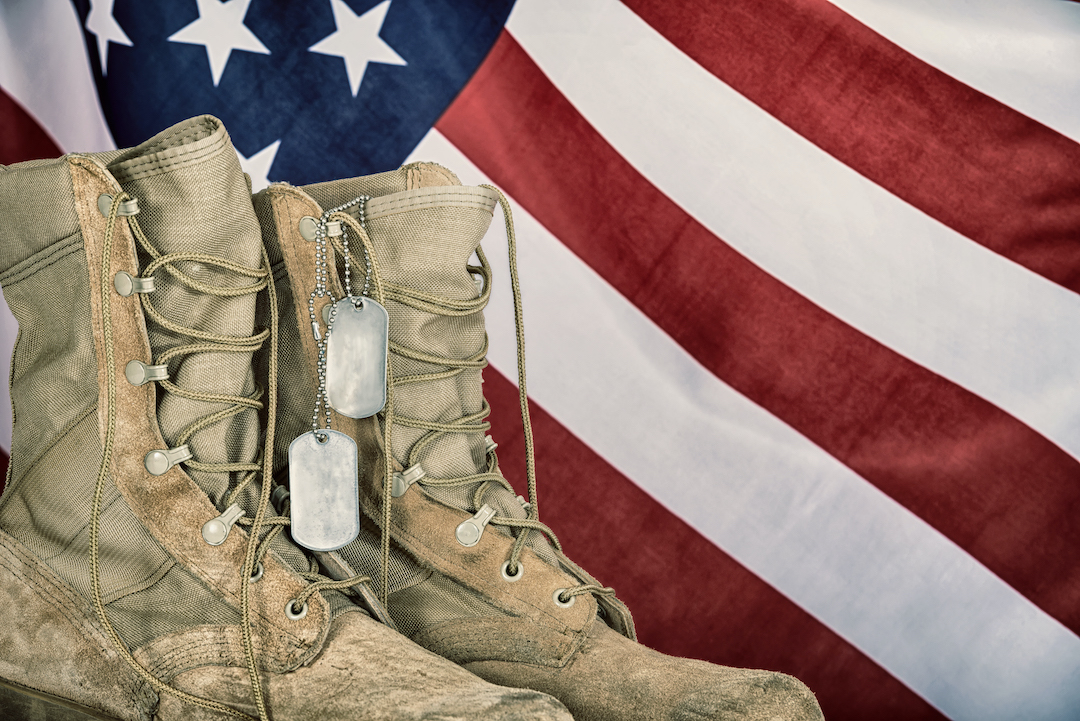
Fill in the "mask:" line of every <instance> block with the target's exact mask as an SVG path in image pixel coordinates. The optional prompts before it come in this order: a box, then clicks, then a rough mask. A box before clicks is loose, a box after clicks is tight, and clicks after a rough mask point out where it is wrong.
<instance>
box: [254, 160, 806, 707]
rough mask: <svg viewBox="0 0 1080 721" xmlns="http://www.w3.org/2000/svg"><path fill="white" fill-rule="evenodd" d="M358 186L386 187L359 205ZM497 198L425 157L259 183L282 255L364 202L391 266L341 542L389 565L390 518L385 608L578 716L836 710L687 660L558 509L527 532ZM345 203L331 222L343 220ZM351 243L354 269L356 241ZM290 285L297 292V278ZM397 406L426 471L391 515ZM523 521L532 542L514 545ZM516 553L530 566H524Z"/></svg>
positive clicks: (475, 665)
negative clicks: (294, 183)
mask: <svg viewBox="0 0 1080 721" xmlns="http://www.w3.org/2000/svg"><path fill="white" fill-rule="evenodd" d="M358 196H371V200H367V201H366V202H363V201H362V203H353V201H354V200H355V199H356V198H357V197H358ZM498 200H499V196H498V194H497V193H496V192H495V191H493V190H489V189H484V188H465V187H462V186H460V184H459V182H458V180H457V178H456V176H454V175H453V174H452V173H451V172H450V171H448V170H446V169H444V168H441V167H439V166H436V165H433V164H424V163H418V164H413V165H410V166H405V167H403V168H401V169H399V170H397V171H392V172H390V173H383V174H379V175H375V176H369V177H365V178H354V179H349V180H342V181H335V182H331V183H321V184H317V185H312V186H306V187H304V188H293V187H290V186H286V185H273V186H271V187H270V188H269V189H267V190H266V191H263V192H262V193H260V194H258V195H257V196H256V198H255V206H256V211H257V214H258V216H259V219H260V222H261V223H262V225H263V230H264V238H266V239H267V243H268V245H269V244H271V243H273V244H275V245H280V246H281V252H282V253H283V255H284V256H288V255H289V253H290V252H291V251H290V249H291V248H294V247H297V246H302V244H304V243H305V242H307V241H304V240H303V239H302V236H301V235H300V233H299V231H298V227H299V225H298V223H299V221H300V220H301V219H302V218H303V217H305V216H308V217H310V218H312V219H318V218H320V217H321V215H322V213H323V212H324V209H329V208H337V207H339V206H342V205H345V204H350V203H352V204H351V205H347V206H346V207H345V208H344V209H343V211H342V213H344V214H345V215H348V216H350V217H351V218H352V219H353V220H354V221H356V222H354V223H353V224H352V225H351V226H350V227H351V228H352V233H353V237H352V238H351V241H350V251H351V255H352V257H353V262H352V273H353V284H354V287H355V286H356V283H357V281H356V274H357V269H358V268H361V269H362V268H363V267H364V262H363V258H362V255H361V250H360V248H361V242H360V241H362V240H366V241H367V243H368V244H369V245H370V247H371V248H372V250H373V255H374V256H375V259H374V260H375V263H373V265H375V266H377V272H378V274H379V276H380V278H381V291H380V290H379V289H378V288H376V289H375V290H374V291H373V294H375V293H376V292H381V294H382V301H383V302H384V305H385V306H386V308H387V310H388V312H389V314H390V341H391V359H390V371H391V374H392V377H393V379H394V383H393V385H392V389H391V395H392V408H388V409H387V410H386V411H384V413H382V414H380V416H379V417H377V418H372V419H363V420H354V419H349V418H346V417H344V416H341V415H339V414H336V413H335V414H334V415H333V423H334V427H335V428H336V429H338V430H342V431H344V432H348V433H350V434H352V435H353V436H354V437H355V438H356V439H357V442H358V444H359V446H360V451H361V453H360V456H361V461H360V473H361V493H360V496H361V498H360V505H361V510H362V511H363V514H364V516H365V524H366V526H365V528H366V529H370V530H365V531H364V532H363V533H362V534H361V536H360V537H359V538H358V539H357V540H356V541H354V542H353V543H351V544H349V545H348V546H346V547H345V548H343V549H341V550H340V551H338V552H337V554H338V555H339V556H340V557H342V558H344V559H347V561H348V564H349V566H350V568H352V569H354V570H357V571H362V572H364V573H367V574H370V575H371V576H373V577H375V578H376V579H378V574H379V572H380V571H381V570H382V569H381V568H380V564H381V563H382V558H381V553H380V548H379V545H378V544H379V541H380V537H379V533H380V530H381V529H384V530H386V531H387V532H388V534H389V538H390V540H391V547H390V549H389V558H388V564H387V565H388V567H387V569H386V572H385V576H386V583H387V588H386V589H385V592H386V594H387V597H388V604H387V605H388V610H389V613H390V615H391V616H392V617H393V618H394V620H395V622H396V623H397V625H398V627H399V628H400V629H401V630H402V631H403V632H405V633H407V634H409V635H410V637H411V638H413V639H414V640H416V641H417V642H418V643H420V644H421V645H422V646H424V647H426V648H429V649H431V650H433V651H435V652H436V653H438V654H440V655H442V656H445V657H447V658H450V659H452V660H454V661H456V662H458V663H460V664H462V665H463V666H464V667H465V668H468V669H470V670H472V671H474V672H476V673H477V674H478V675H480V676H482V677H484V678H487V679H489V680H492V681H495V682H497V683H500V684H505V685H507V686H517V687H526V688H533V689H537V690H542V691H544V692H546V693H549V694H551V695H553V696H555V697H556V698H558V699H559V700H561V701H562V702H563V703H565V704H566V705H567V707H568V708H569V709H570V711H571V712H572V713H573V714H574V718H576V719H578V720H579V721H582V720H588V721H599V720H601V719H641V720H644V719H670V720H672V721H674V720H679V721H682V720H689V719H747V720H752V721H764V720H765V719H770V720H771V719H785V720H792V721H794V720H802V719H820V718H822V715H821V711H820V708H819V707H818V704H817V702H816V700H815V699H814V696H813V694H812V692H811V691H810V690H809V689H808V688H806V686H805V685H803V684H802V683H801V682H799V681H798V680H796V679H794V678H792V677H790V676H786V675H784V674H780V673H773V672H768V671H757V670H746V669H734V668H727V667H723V666H718V665H715V664H708V663H704V662H701V661H693V660H687V659H677V658H672V657H669V656H666V655H663V654H660V653H658V652H655V651H652V650H651V649H648V648H645V647H643V646H641V645H640V644H638V643H636V641H635V640H634V631H633V622H632V620H631V618H630V614H629V611H628V610H627V609H626V607H625V606H624V605H623V604H621V603H620V602H619V601H618V600H617V599H615V598H614V596H613V595H612V594H611V592H610V589H604V588H603V587H602V586H601V585H600V584H599V583H598V582H597V581H596V579H594V578H592V577H591V576H590V575H589V574H588V573H587V572H585V571H584V570H583V569H581V568H580V567H578V566H577V565H576V564H574V563H573V562H572V561H571V560H570V559H568V558H566V557H565V556H564V555H563V554H562V552H561V551H560V550H559V549H558V546H557V542H555V541H554V540H552V541H551V542H549V541H548V540H546V539H545V535H546V534H545V533H544V532H542V530H541V528H542V524H539V523H538V522H537V523H535V524H533V525H532V526H531V528H534V529H536V530H528V529H529V528H530V526H529V523H530V520H529V519H530V518H531V516H532V515H534V514H530V513H529V510H528V507H527V506H526V505H525V504H524V503H523V502H522V500H521V499H519V498H517V497H515V496H514V494H513V492H512V491H509V490H507V489H506V488H504V487H503V486H502V485H501V484H499V483H497V482H494V481H493V480H492V479H490V478H489V476H488V474H498V473H499V472H498V461H497V455H496V453H495V451H494V449H493V448H490V447H489V445H488V443H487V441H486V439H485V435H486V431H487V430H488V428H487V424H486V423H484V422H483V421H482V417H483V416H484V415H486V413H485V404H484V401H483V396H482V388H481V377H480V373H481V369H482V367H483V365H484V360H483V356H484V352H485V349H486V337H485V333H484V325H483V316H482V307H483V305H484V303H486V300H487V286H488V285H489V284H490V277H489V272H490V271H489V269H488V268H487V267H486V261H485V260H484V257H483V255H482V250H481V251H480V252H479V253H478V256H477V257H478V259H479V260H480V261H481V262H480V263H479V265H476V264H475V262H474V261H470V258H471V257H473V253H474V250H476V249H478V247H479V243H480V240H481V239H482V237H483V236H484V234H485V232H486V230H487V228H488V224H489V223H490V221H491V217H492V213H493V210H494V207H495V205H496V204H497V202H498ZM361 204H362V208H363V214H362V215H361V212H360V209H361ZM342 213H337V214H334V215H332V216H330V219H331V220H334V219H337V220H338V221H340V222H345V221H346V218H345V217H344V215H342ZM361 218H363V221H364V222H363V227H361V226H360V223H359V221H360V220H361ZM337 249H338V258H337V264H338V266H339V269H340V266H341V260H342V258H341V255H342V252H343V251H344V248H343V247H342V246H341V245H340V244H339V245H338V246H337ZM282 280H283V281H284V280H286V278H285V277H284V276H283V277H282ZM288 280H290V281H292V282H294V283H295V281H296V279H295V278H292V277H290V278H289V279H288ZM279 289H280V290H281V291H282V292H283V293H285V294H286V295H288V293H286V291H285V286H284V284H281V285H279ZM306 290H307V289H306V288H303V289H300V290H298V289H297V288H295V287H294V288H293V289H292V296H293V306H292V307H294V308H296V309H298V312H297V313H295V314H294V315H293V316H292V317H290V318H288V319H286V318H285V316H284V314H283V316H282V323H283V325H288V323H289V321H290V320H291V321H293V322H294V323H295V325H296V326H297V328H298V330H297V334H296V336H294V337H293V341H292V342H294V343H298V344H299V346H300V348H298V349H294V350H292V351H289V350H288V349H287V348H286V346H287V345H288V344H287V343H286V344H283V347H282V356H281V358H282V362H281V373H282V378H283V384H285V385H288V386H290V387H291V388H292V391H291V392H292V393H294V394H295V397H296V398H297V399H298V400H296V401H294V402H296V403H297V406H296V407H289V408H288V410H287V414H290V415H295V416H296V418H297V419H299V420H298V421H297V425H298V430H300V429H301V427H302V426H303V424H304V422H306V421H307V420H308V419H310V410H309V409H310V407H311V406H312V404H313V402H314V397H315V387H314V382H313V379H314V371H313V368H312V367H311V364H310V361H309V362H308V366H307V367H305V366H304V365H303V364H301V363H299V362H298V359H302V358H305V357H306V358H309V359H310V357H312V350H311V348H312V345H313V341H312V340H311V338H310V336H311V331H310V330H309V329H308V327H307V326H308V319H307V316H306V301H307V295H306ZM336 292H337V294H338V297H340V295H341V293H342V289H341V286H340V284H339V285H338V286H337V288H336ZM377 299H379V298H377ZM305 347H306V350H301V349H302V348H305ZM285 379H287V380H285ZM301 389H303V390H301ZM301 396H302V400H299V399H300V397H301ZM388 414H389V415H390V418H391V419H390V423H391V435H390V445H391V451H390V452H391V454H392V459H391V466H392V471H396V472H397V474H400V475H399V480H400V478H403V477H404V473H403V472H408V471H409V470H410V469H415V467H416V466H419V467H420V468H421V469H422V472H423V474H424V475H423V477H421V478H420V479H419V480H418V481H416V482H415V483H412V484H411V485H408V487H407V490H405V491H404V493H402V494H400V495H395V497H393V498H392V499H391V500H390V502H389V518H384V515H383V514H384V510H385V509H384V507H383V498H384V488H385V487H386V486H387V485H388V484H387V482H386V481H387V479H386V477H385V472H384V461H385V456H383V450H384V440H383V432H384V427H383V425H382V424H383V423H385V422H386V418H387V416H388ZM279 442H282V441H281V440H279ZM278 455H279V456H280V455H281V454H280V453H279V454H278ZM448 480H449V481H450V482H449V483H447V481H448ZM485 505H487V506H488V507H489V508H491V509H493V510H494V512H495V515H496V518H497V519H498V518H499V517H501V518H502V519H506V520H505V521H502V522H500V523H498V524H494V522H493V523H491V524H489V525H488V526H487V527H486V528H485V529H484V531H483V533H482V534H480V538H479V541H478V542H477V543H476V544H475V545H471V546H466V545H463V544H462V543H461V542H460V541H459V540H458V539H457V536H456V529H457V528H458V526H459V524H462V523H463V522H465V521H467V520H468V519H469V518H470V516H472V515H473V514H475V513H477V511H478V510H480V509H481V508H482V507H484V506H485ZM522 533H527V534H528V538H527V541H526V542H525V543H524V545H523V544H522V543H518V544H517V546H518V548H517V549H516V550H515V538H516V537H518V536H520V534H522ZM514 553H517V554H518V557H519V559H520V560H519V568H518V569H514V568H513V567H509V568H508V562H509V560H510V558H511V555H512V554H514ZM515 570H517V572H516V573H515V572H514V571H515Z"/></svg>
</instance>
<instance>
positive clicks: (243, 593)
mask: <svg viewBox="0 0 1080 721" xmlns="http://www.w3.org/2000/svg"><path fill="white" fill-rule="evenodd" d="M129 199H130V196H129V195H127V194H126V193H123V192H121V193H118V194H117V195H116V196H115V197H114V198H113V202H112V207H111V208H110V210H109V215H108V219H107V221H106V226H105V238H104V242H103V244H102V263H101V308H102V331H103V344H102V345H103V347H104V351H105V367H106V369H107V370H108V369H111V368H113V367H114V348H113V337H112V315H111V312H110V308H111V301H112V293H111V292H110V289H111V287H112V282H111V278H112V242H113V236H114V233H115V227H116V218H117V216H118V214H119V209H120V205H121V203H123V202H124V201H125V200H129ZM127 220H128V225H129V227H130V228H131V231H132V233H133V235H134V236H135V239H136V240H137V242H138V243H139V245H140V247H142V249H143V250H144V251H146V253H148V254H149V255H150V257H151V258H153V260H152V261H151V262H150V263H149V264H148V265H147V266H146V268H145V269H143V271H142V272H143V274H145V275H146V276H150V275H152V274H153V273H154V272H155V271H156V270H158V269H164V270H165V271H166V272H168V273H169V274H170V275H172V276H173V278H174V279H176V280H177V281H178V282H180V283H182V284H184V285H186V286H187V287H189V288H191V289H192V290H195V291H197V292H200V293H206V294H209V295H215V296H219V297H232V296H239V295H245V294H250V293H258V292H260V291H262V290H264V289H267V290H268V292H269V298H270V328H269V329H264V330H262V331H260V332H258V333H256V334H255V335H252V336H246V337H239V338H238V337H233V336H226V335H220V334H217V333H208V332H205V331H200V330H197V329H194V328H188V327H186V326H182V325H178V324H176V323H173V322H172V321H170V320H168V319H167V318H165V317H164V316H162V315H161V313H160V312H158V311H157V309H155V308H154V307H153V305H152V304H151V303H150V300H149V297H148V296H146V295H140V298H141V300H142V304H143V310H144V311H145V313H146V315H147V316H148V317H149V318H150V319H152V320H153V321H154V322H155V323H158V324H160V325H161V326H162V327H164V328H167V329H168V330H170V331H172V332H174V333H177V334H181V335H184V336H187V337H190V338H192V339H193V340H194V341H195V342H194V343H190V344H187V345H182V346H177V347H174V348H171V349H169V350H167V351H165V352H164V353H161V354H160V355H159V356H158V357H157V358H156V359H155V362H156V363H158V364H165V363H168V362H169V360H170V359H172V358H175V357H177V356H181V355H187V354H191V353H204V352H236V353H250V352H253V351H255V350H257V349H258V348H260V347H262V344H263V342H265V341H266V340H267V339H269V341H270V357H269V363H270V368H269V388H268V389H267V393H266V395H267V401H266V405H267V406H268V408H267V411H268V418H271V419H274V418H276V417H277V342H278V309H277V295H276V294H275V292H274V280H273V273H272V272H271V270H270V261H269V258H268V257H267V255H266V251H265V250H263V267H262V268H260V269H258V270H252V269H250V268H246V267H244V266H241V265H239V264H236V263H233V262H231V261H228V260H225V259H222V258H216V257H214V256H211V255H204V254H199V253H164V254H163V253H159V252H158V251H157V249H156V248H154V247H153V246H152V245H151V244H150V242H149V240H148V239H147V238H146V235H145V234H144V233H143V231H142V228H141V227H140V225H139V223H138V221H137V220H136V218H135V216H127ZM182 261H194V262H199V263H204V264H207V265H212V266H215V267H218V268H221V269H224V270H228V271H231V272H235V273H237V274H239V275H241V276H243V277H247V278H251V279H253V280H255V281H256V282H254V283H252V284H250V285H245V286H240V287H235V288H220V287H215V286H208V285H205V284H202V283H199V282H198V281H196V280H195V279H193V278H191V277H190V276H188V275H186V274H185V273H183V272H182V271H181V270H180V269H179V268H177V267H176V265H174V264H175V263H178V262H182ZM106 377H107V387H106V405H107V407H108V414H107V420H106V430H105V444H104V448H103V449H102V461H101V468H100V469H99V471H98V478H97V485H96V487H95V489H94V503H93V508H92V510H91V517H90V572H91V586H92V593H93V602H94V610H95V611H96V612H97V616H98V619H99V620H100V622H101V624H102V626H103V627H104V628H105V630H106V632H107V634H108V636H109V638H110V639H111V641H112V643H113V646H114V647H115V648H116V651H117V653H118V654H119V655H120V656H121V658H123V659H124V660H125V661H126V662H127V664H128V665H129V666H130V667H131V668H132V670H134V671H135V673H136V674H138V675H139V677H140V678H142V679H143V680H145V681H146V682H147V683H148V684H150V685H151V686H152V687H153V688H154V689H155V690H156V691H158V692H159V693H168V694H172V695H174V696H176V697H178V698H180V699H181V700H183V701H185V702H187V703H191V704H194V705H196V706H200V707H202V708H207V709H212V710H214V711H218V712H220V713H224V714H228V715H230V716H234V717H237V718H243V719H248V718H251V717H250V716H248V715H247V714H245V713H241V712H240V711H237V710H235V709H233V708H230V707H229V706H226V705H224V704H222V703H220V702H217V701H213V700H210V699H205V698H200V697H198V696H194V695H192V694H189V693H186V692H184V691H181V690H179V689H176V688H173V687H172V686H170V685H168V684H167V683H165V682H164V681H162V680H161V679H159V678H157V677H156V676H154V674H152V673H151V672H150V671H149V670H147V669H146V668H144V667H143V666H142V664H140V663H139V662H138V661H137V660H135V658H134V657H133V656H132V655H131V652H130V651H129V650H128V648H127V645H126V644H125V643H124V641H123V639H121V638H120V635H119V634H118V633H117V632H116V630H115V629H114V628H113V625H112V623H111V622H110V621H109V618H108V614H107V613H106V611H105V604H104V602H103V600H102V594H101V579H100V566H101V559H100V554H99V549H98V545H99V532H100V530H99V529H100V523H101V498H102V493H103V490H104V488H105V482H106V480H107V477H108V472H109V466H110V465H111V460H112V454H113V450H114V449H113V445H114V442H115V431H116V378H115V374H114V373H111V372H107V373H106ZM157 383H158V384H159V385H161V387H162V388H163V389H164V390H166V391H168V392H170V393H175V394H177V395H179V396H182V397H184V398H190V399H193V400H201V401H208V402H213V403H228V404H230V407H228V408H226V409H224V410H221V411H218V412H216V413H212V414H210V415H207V416H204V417H202V418H199V419H198V420H196V421H194V422H193V423H191V424H190V425H188V426H187V427H186V428H184V429H183V430H182V431H181V433H180V435H179V437H178V442H179V444H183V443H186V442H187V440H188V439H189V438H190V437H191V436H192V435H193V434H194V433H196V432H197V431H199V430H200V429H202V428H205V427H207V426H209V425H212V424H214V423H218V422H220V421H222V420H224V419H226V418H230V417H232V416H234V415H236V414H237V413H240V412H242V411H243V410H244V409H245V408H255V409H259V410H261V409H262V408H263V405H264V404H263V402H262V400H261V399H262V396H263V390H262V389H258V388H257V389H256V391H255V392H254V393H253V394H252V395H251V396H247V397H245V396H234V395H229V394H212V393H203V392H199V391H193V390H190V389H186V388H181V387H179V386H177V385H176V384H175V383H172V382H171V381H169V380H161V381H157ZM273 448H274V423H272V422H271V423H270V424H269V426H268V428H267V430H266V439H265V443H264V447H263V452H262V455H261V458H259V459H256V462H253V463H201V462H199V461H196V460H194V459H191V460H188V461H185V462H183V463H184V465H187V466H188V467H190V468H193V469H196V470H200V471H208V472H243V473H246V475H245V476H244V477H243V479H242V480H241V481H240V483H238V484H237V486H236V488H234V489H233V490H232V492H231V493H230V494H229V496H228V498H227V499H226V500H225V506H226V507H227V506H229V505H231V504H232V503H233V502H234V501H235V500H236V499H237V498H238V497H239V496H240V494H241V493H242V492H243V491H244V489H245V488H247V487H248V486H249V485H250V484H251V483H252V482H253V481H254V480H255V479H256V478H257V477H258V476H259V475H260V474H261V475H262V478H263V479H264V482H263V484H262V488H261V493H260V496H259V503H258V506H257V509H256V511H255V517H254V518H253V519H247V518H241V519H239V520H238V521H237V523H238V524H239V525H244V526H247V527H248V544H247V552H246V554H245V557H244V567H243V569H242V571H241V574H242V578H241V584H240V613H241V630H242V636H243V642H244V656H245V659H246V661H247V668H248V675H249V678H250V682H251V691H252V695H253V697H254V701H255V706H256V708H257V709H258V712H259V719H260V721H268V719H269V716H268V714H267V710H266V701H265V694H264V692H263V688H262V681H261V679H260V678H259V673H258V663H257V661H258V659H257V656H256V653H255V649H254V645H253V641H252V636H251V588H250V587H251V582H252V581H251V579H252V576H253V575H254V574H255V569H256V568H257V567H258V564H259V563H261V562H262V559H263V558H264V557H265V556H266V553H267V552H268V551H269V549H270V542H271V541H272V540H273V539H274V537H275V536H276V535H277V534H279V533H281V531H282V528H283V527H284V526H286V525H288V524H289V517H288V508H287V507H286V508H284V509H283V510H282V515H281V516H272V517H269V518H268V517H267V516H266V513H267V509H268V507H269V505H270V495H271V491H272V488H271V486H272V482H271V481H270V479H271V478H272V477H273V468H272V465H273ZM309 560H310V563H311V566H310V569H309V571H308V572H306V573H301V574H300V575H301V576H302V577H303V578H304V579H305V580H307V581H308V582H309V583H308V585H307V586H306V587H305V588H304V590H303V591H302V592H301V593H300V594H299V595H298V596H297V597H296V598H295V599H294V600H293V602H292V609H291V610H292V611H293V612H297V613H298V612H300V610H301V608H302V607H303V606H304V605H305V604H306V603H307V600H308V599H309V598H310V597H311V596H312V595H313V594H315V593H318V592H319V591H322V590H324V589H338V590H341V591H344V592H346V593H348V592H350V591H351V590H352V589H351V587H352V586H353V585H354V584H357V583H361V582H365V581H367V580H369V579H368V578H367V577H364V576H356V577H353V578H349V579H345V580H342V581H334V580H331V579H328V578H326V577H325V576H322V575H320V574H319V573H317V571H318V563H317V562H316V561H315V560H314V559H313V558H312V559H309Z"/></svg>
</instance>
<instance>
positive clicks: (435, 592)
mask: <svg viewBox="0 0 1080 721" xmlns="http://www.w3.org/2000/svg"><path fill="white" fill-rule="evenodd" d="M387 603H388V604H389V607H390V609H391V610H392V611H393V613H394V623H396V624H397V626H398V630H399V631H401V633H403V634H405V635H406V636H412V635H413V634H414V633H416V632H417V631H419V630H421V629H423V628H427V627H429V626H433V625H435V624H437V623H443V622H445V621H454V620H457V619H462V618H486V617H490V616H497V615H502V611H500V610H499V609H497V608H496V607H495V606H492V605H491V604H490V603H488V602H487V601H485V600H484V599H483V598H482V597H481V596H480V595H478V594H476V593H474V592H473V591H471V590H469V589H468V588H465V587H464V586H461V585H458V584H457V583H456V582H454V581H451V580H450V579H448V578H447V577H446V576H443V575H442V574H440V573H432V574H431V576H429V577H428V578H427V579H425V580H424V581H423V582H421V583H418V584H416V585H414V586H409V587H408V588H405V589H402V590H401V591H398V592H396V593H392V594H390V597H389V598H388V599H387Z"/></svg>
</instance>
